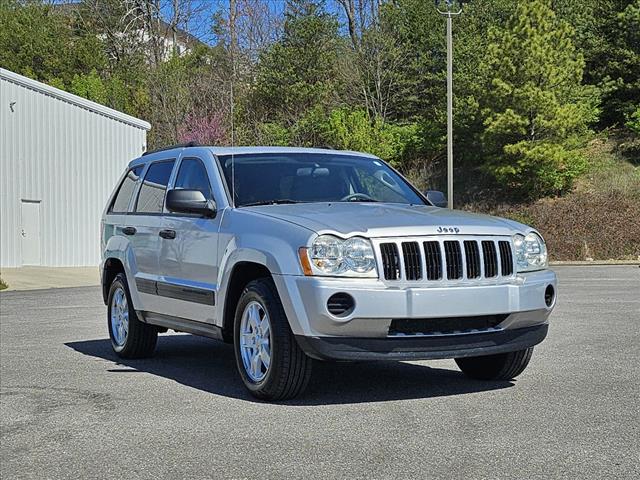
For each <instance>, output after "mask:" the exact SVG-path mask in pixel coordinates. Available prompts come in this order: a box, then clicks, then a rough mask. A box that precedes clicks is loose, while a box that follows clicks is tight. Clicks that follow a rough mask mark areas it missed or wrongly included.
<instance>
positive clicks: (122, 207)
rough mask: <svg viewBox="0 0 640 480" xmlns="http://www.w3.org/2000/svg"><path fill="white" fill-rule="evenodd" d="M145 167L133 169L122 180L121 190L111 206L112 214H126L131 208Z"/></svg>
mask: <svg viewBox="0 0 640 480" xmlns="http://www.w3.org/2000/svg"><path fill="white" fill-rule="evenodd" d="M143 168H144V165H140V166H139V167H135V168H132V169H131V170H129V172H127V175H126V176H125V177H124V180H122V183H121V184H120V188H119V189H118V193H117V194H116V198H115V200H114V201H113V204H112V205H111V209H110V210H109V211H110V212H112V213H126V212H127V209H128V208H129V201H130V200H131V195H132V194H133V190H134V189H135V188H136V182H137V181H138V179H139V178H140V174H141V173H142V170H143Z"/></svg>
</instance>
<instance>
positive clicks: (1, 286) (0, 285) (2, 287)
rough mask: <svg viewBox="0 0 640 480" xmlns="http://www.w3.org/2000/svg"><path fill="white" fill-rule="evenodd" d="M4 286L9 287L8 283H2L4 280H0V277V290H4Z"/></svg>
mask: <svg viewBox="0 0 640 480" xmlns="http://www.w3.org/2000/svg"><path fill="white" fill-rule="evenodd" d="M5 288H9V285H7V284H6V283H4V281H3V280H2V278H0V290H4V289H5Z"/></svg>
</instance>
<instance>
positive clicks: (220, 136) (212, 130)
mask: <svg viewBox="0 0 640 480" xmlns="http://www.w3.org/2000/svg"><path fill="white" fill-rule="evenodd" d="M226 139H227V131H226V129H225V127H224V123H223V118H222V114H220V113H213V114H211V115H208V116H205V117H199V116H197V115H195V114H193V113H191V114H189V115H187V118H186V119H185V121H184V123H183V124H182V125H181V126H180V127H179V128H178V141H179V142H181V143H187V142H196V143H199V144H200V145H221V144H223V143H225V141H226Z"/></svg>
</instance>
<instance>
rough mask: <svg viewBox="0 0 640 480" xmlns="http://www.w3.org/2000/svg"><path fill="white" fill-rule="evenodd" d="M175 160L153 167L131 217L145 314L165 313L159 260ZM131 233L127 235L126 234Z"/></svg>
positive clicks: (151, 165)
mask: <svg viewBox="0 0 640 480" xmlns="http://www.w3.org/2000/svg"><path fill="white" fill-rule="evenodd" d="M174 164H175V159H169V160H158V161H155V162H153V163H151V164H150V165H149V167H148V168H147V170H146V173H145V174H144V179H143V180H142V184H141V185H140V188H139V189H138V196H137V198H136V201H135V204H134V208H133V212H132V213H131V214H130V215H128V216H127V225H126V226H127V227H128V228H129V229H130V230H129V232H128V236H129V239H130V242H131V245H132V247H133V252H134V256H135V262H136V267H135V274H134V276H135V282H136V287H137V289H138V292H139V293H140V299H141V301H142V303H143V307H142V309H143V310H146V311H149V312H157V313H164V312H163V311H162V309H161V302H159V301H158V295H157V294H156V282H157V280H158V277H159V276H160V269H159V264H158V256H159V253H158V252H159V249H160V236H159V235H160V230H161V229H162V213H163V210H164V201H165V194H166V191H167V185H168V184H169V179H170V178H171V172H172V170H173V166H174ZM125 233H127V232H125Z"/></svg>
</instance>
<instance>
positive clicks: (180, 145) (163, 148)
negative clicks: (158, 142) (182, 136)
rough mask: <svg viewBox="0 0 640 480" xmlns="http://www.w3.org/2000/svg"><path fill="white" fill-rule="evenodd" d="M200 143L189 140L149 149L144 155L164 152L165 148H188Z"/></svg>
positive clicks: (197, 145)
mask: <svg viewBox="0 0 640 480" xmlns="http://www.w3.org/2000/svg"><path fill="white" fill-rule="evenodd" d="M199 146H200V144H199V143H198V142H187V143H178V144H176V145H169V146H167V147H162V148H156V149H155V150H149V151H147V152H144V153H143V154H142V156H143V157H144V156H145V155H151V154H152V153H158V152H164V151H165V150H173V149H174V148H186V147H199Z"/></svg>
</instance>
